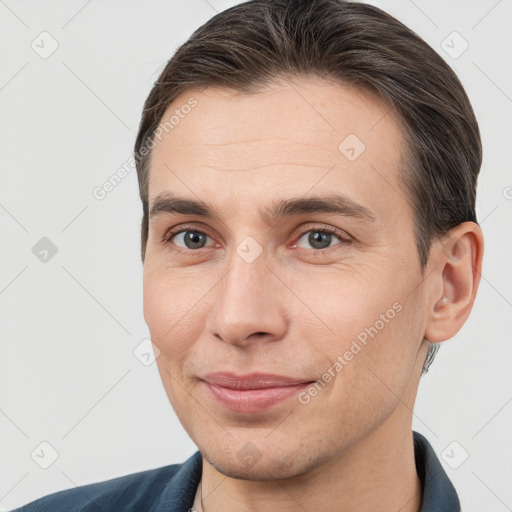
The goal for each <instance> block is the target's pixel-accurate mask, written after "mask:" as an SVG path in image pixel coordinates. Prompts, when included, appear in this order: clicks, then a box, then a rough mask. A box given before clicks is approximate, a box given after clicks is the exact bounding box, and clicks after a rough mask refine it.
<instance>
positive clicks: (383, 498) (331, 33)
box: [20, 0, 483, 512]
mask: <svg viewBox="0 0 512 512" xmlns="http://www.w3.org/2000/svg"><path fill="white" fill-rule="evenodd" d="M135 155H136V158H137V165H138V169H137V170H138V177H139V186H140V195H141V199H142V204H143V220H142V260H143V263H144V317H145V320H146V322H147V324H148V326H149V329H150V332H151V338H152V341H153V343H154V344H155V345H156V346H157V347H158V349H159V351H160V356H159V357H158V359H157V363H158V369H159V372H160V375H161V378H162V382H163V384H164V387H165V390H166V392H167V395H168V397H169V400H170V402H171V404H172V406H173V407H174V409H175V411H176V414H177V415H178V417H179V419H180V421H181V423H182V424H183V426H184V428H185V429H186V431H187V432H188V434H189V435H190V437H191V439H192V440H193V441H194V443H195V444H196V445H197V446H198V448H199V451H198V452H197V453H196V454H195V455H193V456H192V457H191V458H190V459H189V460H188V461H186V462H185V463H184V464H182V465H171V466H166V467H163V468H157V469H154V470H150V471H145V472H141V473H136V474H132V475H127V476H124V477H120V478H117V479H113V480H109V481H106V482H100V483H96V484H91V485H87V486H82V487H79V488H75V489H71V490H66V491H62V492H59V493H55V494H53V495H50V496H48V497H46V498H42V499H40V500H38V501H35V502H33V503H32V504H29V505H27V506H25V507H22V509H20V510H26V511H32V510H34V511H35V510H38V511H44V510H51V511H58V510H66V511H71V510H73V511H86V510H87V511H89V510H90V511H92V510H103V511H107V510H123V511H136V510H141V511H142V510H144V511H146V510H147V511H149V510H151V511H157V510H158V511H187V510H190V509H193V510H204V511H205V512H218V511H223V512H230V511H234V510H237V511H240V510H243V511H271V510H272V511H273V510H280V511H296V510H308V511H313V510H315V511H327V510H329V511H332V510H336V511H343V512H353V511H358V512H366V511H370V510H371V511H383V512H384V511H386V512H387V511H398V510H400V511H402V512H413V511H414V512H418V511H422V512H427V511H436V512H448V511H450V512H451V511H458V510H460V504H459V500H458V497H457V493H456V491H455V489H454V488H453V485H452V484H451V482H450V481H449V479H448V477H447V475H446V474H445V472H444V470H443V469H442V467H441V465H440V462H439V460H438V459H437V457H436V455H435V453H434V451H433V449H432V447H431V446H430V444H429V443H428V441H427V440H426V439H425V438H424V437H423V436H421V435H420V434H418V433H416V432H413V431H412V411H413V407H414V401H415V397H416V392H417V388H418V384H419V380H420V377H421V375H422V373H423V372H424V371H426V370H427V369H428V365H429V364H430V363H431V361H432V358H433V355H434V349H433V347H437V346H438V345H431V344H432V343H441V342H443V341H445V340H447V339H449V338H451V337H453V336H454V335H455V334H456V333H457V332H458V331H459V330H460V328H461V327H462V325H463V324H464V322H465V321H466V319H467V318H468V316H469V314H470V311H471V308H472V305H473V302H474V299H475V295H476V292H477V288H478V284H479V277H480V271H481V265H482V255H483V236H482V231H481V229H480V227H479V226H478V224H477V221H476V215H475V190H476V179H477V176H478V172H479V169H480V164H481V144H480V137H479V131H478V125H477V122H476V120H475V117H474V113H473V111H472V108H471V105H470V103H469V100H468V98H467V96H466V94H465V92H464V90H463V88H462V86H461V84H460V82H459V81H458V79H457V78H456V76H455V74H454V73H453V71H451V70H450V68H449V67H448V66H447V65H446V64H445V63H444V61H443V60H442V59H441V58H440V57H439V56H438V55H437V54H436V53H435V52H434V51H433V50H432V49H431V48H430V47H429V46H428V45H427V44H426V43H425V42H424V41H423V40H421V39H420V38H419V37H418V36H417V35H415V34H414V33H413V32H411V31H410V30H409V29H407V28H406V27H404V26H403V25H402V24H401V23H399V22H398V21H397V20H395V19H394V18H392V17H391V16H389V15H387V14H385V13H384V12H382V11H381V10H379V9H377V8H375V7H371V6H369V5H365V4H356V3H348V2H344V1H342V0H338V1H335V0H315V1H309V2H299V1H296V2H292V1H284V0H277V1H276V0H255V1H251V2H247V3H244V4H240V5H237V6H235V7H233V8H231V9H228V10H226V11H224V12H222V13H220V14H218V15H217V16H215V17H214V18H212V19H211V20H210V21H208V22H207V23H206V24H205V25H203V26H202V27H200V28H199V29H198V30H197V31H196V32H194V34H192V36H191V37H190V39H189V40H188V41H187V42H186V43H185V44H184V45H183V46H182V47H180V48H179V49H178V51H177V52H176V54H175V55H174V56H173V58H172V59H171V60H170V61H169V62H168V64H167V66H166V68H165V69H164V71H163V72H162V74H161V76H160V77H159V79H158V81H157V82H156V83H155V85H154V87H153V89H152V91H151V93H150V94H149V97H148V99H147V100H146V103H145V106H144V111H143V115H142V120H141V123H140V127H139V134H138V137H137V141H136V144H135Z"/></svg>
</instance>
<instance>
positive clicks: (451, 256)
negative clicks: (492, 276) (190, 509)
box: [425, 222, 483, 343]
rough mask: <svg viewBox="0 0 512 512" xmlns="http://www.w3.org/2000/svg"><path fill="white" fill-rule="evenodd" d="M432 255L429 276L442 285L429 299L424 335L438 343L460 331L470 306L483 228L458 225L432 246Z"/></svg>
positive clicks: (478, 268) (474, 289)
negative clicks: (432, 265)
mask: <svg viewBox="0 0 512 512" xmlns="http://www.w3.org/2000/svg"><path fill="white" fill-rule="evenodd" d="M431 257H432V261H433V262H434V263H433V264H434V265H435V267H434V269H433V271H432V277H433V279H439V280H440V281H441V286H439V284H438V285H436V292H435V293H434V292H433V293H432V296H431V298H430V304H431V306H430V309H429V311H428V321H427V326H426V331H425V337H426V338H427V339H428V340H429V341H431V342H433V343H439V342H442V341H445V340H448V339H450V338H452V337H453V336H455V334H457V332H459V330H460V329H461V327H462V326H463V325H464V323H465V322H466V320H467V318H468V316H469V313H470V312H471V309H472V307H473V303H474V300H475V296H476V292H477V289H478V285H479V283H480V273H481V269H482V257H483V234H482V230H481V229H480V227H479V226H478V224H475V223H474V222H464V223H462V224H459V225H458V226H456V227H454V228H453V229H451V230H450V231H449V233H448V236H445V237H443V238H442V239H439V240H438V241H436V242H435V243H434V244H433V245H432V251H431ZM439 288H441V293H439Z"/></svg>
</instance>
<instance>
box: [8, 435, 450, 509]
mask: <svg viewBox="0 0 512 512" xmlns="http://www.w3.org/2000/svg"><path fill="white" fill-rule="evenodd" d="M413 435H414V455H415V459H416V471H417V473H418V477H419V479H420V481H421V486H422V490H423V496H422V502H421V509H420V512H460V503H459V499H458V497H457V493H456V491H455V488H454V487H453V485H452V483H451V482H450V479H449V478H448V476H447V474H446V472H445V471H444V469H443V467H442V466H441V463H440V462H439V459H438V458H437V455H436V454H435V452H434V450H433V448H432V446H430V444H429V442H428V441H427V440H426V439H425V437H423V436H422V435H421V434H419V433H418V432H413ZM201 470H202V458H201V453H200V452H198V451H197V452H196V453H194V455H192V456H191V457H190V458H189V459H187V460H186V461H185V462H184V463H183V464H172V465H169V466H164V467H161V468H156V469H151V470H148V471H142V472H139V473H133V474H131V475H126V476H122V477H118V478H113V479H111V480H106V481H104V482H98V483H95V484H89V485H83V486H80V487H75V488H74V489H68V490H65V491H59V492H56V493H53V494H50V495H48V496H45V497H44V498H40V499H38V500H36V501H33V502H31V503H29V504H28V505H25V506H23V507H21V508H18V509H16V510H15V511H13V512H121V511H122V512H188V511H189V509H190V508H191V507H192V505H193V503H194V497H195V494H196V490H197V486H198V484H199V481H200V479H201Z"/></svg>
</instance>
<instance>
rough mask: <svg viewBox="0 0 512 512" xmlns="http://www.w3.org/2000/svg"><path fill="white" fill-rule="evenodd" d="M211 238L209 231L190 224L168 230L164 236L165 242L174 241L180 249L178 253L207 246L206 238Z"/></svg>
mask: <svg viewBox="0 0 512 512" xmlns="http://www.w3.org/2000/svg"><path fill="white" fill-rule="evenodd" d="M208 238H210V237H209V235H208V234H207V233H205V232H204V231H200V230H198V229H195V228H193V227H190V226H180V229H175V230H171V231H169V232H167V233H166V234H165V235H164V237H163V242H164V243H165V244H170V243H171V242H173V243H174V244H175V245H176V246H177V247H178V249H177V250H176V252H178V253H187V252H189V251H195V250H197V249H203V248H205V247H207V246H206V245H205V243H206V240H207V239H208Z"/></svg>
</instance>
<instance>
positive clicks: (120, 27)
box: [0, 0, 512, 512]
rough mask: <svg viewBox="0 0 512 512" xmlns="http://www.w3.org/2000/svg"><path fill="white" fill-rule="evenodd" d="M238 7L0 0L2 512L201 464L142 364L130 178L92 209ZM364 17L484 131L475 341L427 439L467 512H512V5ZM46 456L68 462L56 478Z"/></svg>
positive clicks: (436, 379)
mask: <svg viewBox="0 0 512 512" xmlns="http://www.w3.org/2000/svg"><path fill="white" fill-rule="evenodd" d="M235 3H238V2H225V1H214V0H210V1H208V2H207V1H206V0H194V1H188V0H187V1H186V2H185V1H182V2H177V1H155V0H153V1H151V2H148V1H145V2H144V1H141V0H139V1H131V2H126V1H125V2H122V1H114V0H108V1H102V2H100V1H98V0H92V1H91V0H89V1H84V0H73V1H68V2H57V1H45V2H40V1H35V0H33V1H27V0H19V1H16V0H0V17H1V18H0V19H1V27H0V34H1V35H0V37H1V38H2V40H1V42H0V52H1V68H0V69H1V70H0V73H1V75H0V102H1V109H2V110H1V117H0V130H1V132H0V141H1V151H0V158H1V166H2V171H1V188H0V223H1V227H2V237H1V240H2V250H1V257H2V261H1V265H0V268H1V274H0V307H1V316H0V321H1V328H2V337H1V354H0V379H1V380H0V384H1V397H0V432H1V439H2V445H1V477H0V509H1V510H9V509H10V508H13V507H15V506H19V505H21V504H23V503H25V502H28V501H29V500H32V499H35V498H37V497H39V496H41V495H44V494H47V493H50V492H53V491H57V490H60V489H64V488H69V487H73V486H75V485H82V484H86V483H91V482H96V481H101V480H105V479H108V478H113V477H115V476H120V475H124V474H128V473H131V472H135V471H141V470H144V469H149V468H154V467H158V466H163V465H166V464H170V463H177V462H182V461H184V460H185V459H186V458H187V457H189V456H190V455H191V454H192V453H193V452H194V451H195V450H196V447H195V446H194V444H193V443H192V442H191V441H190V440H189V438H188V436H187V434H186V433H185V432H184V430H183V429H182V427H181V425H180V424H179V422H178V420H177V419H176V416H175V414H174V412H173V411H172V410H171V407H170V405H169V403H168V401H167V397H166V396H165V393H164V391H163V387H162V385H161V382H160V378H159V375H158V373H157V369H156V366H155V364H152V365H150V366H145V365H144V364H142V363H141V362H140V361H139V360H138V359H137V358H136V357H135V356H134V354H133V350H134V349H135V347H137V346H138V345H139V343H141V341H142V340H143V339H144V338H147V337H148V335H149V331H148V329H147V327H146V325H145V323H144V319H143V315H142V264H141V262H140V256H139V225H140V218H141V207H140V204H139V199H138V190H137V180H136V174H135V171H134V170H133V172H131V173H129V174H128V176H127V177H126V178H125V179H124V180H123V182H122V183H120V184H119V185H118V186H117V187H116V188H115V189H114V190H113V191H111V192H110V193H109V194H108V195H107V196H106V197H105V199H103V200H97V199H95V198H94V197H93V194H92V191H93V189H94V187H97V186H101V185H102V184H103V183H104V182H105V181H106V180H108V178H109V177H110V176H111V175H112V174H113V173H114V172H115V171H116V170H117V169H118V168H120V167H122V166H123V164H124V163H125V162H126V161H127V159H128V158H129V156H130V153H131V149H132V147H133V142H134V138H135V134H136V129H137V125H138V121H139V116H140V112H141V108H142V104H143V101H144V99H145V97H146V95H147V94H148V92H149V90H150V87H151V86H152V84H153V82H154V81H155V80H156V79H157V76H158V73H159V71H161V69H162V68H163V66H164V65H165V63H166V61H167V60H168V59H169V58H170V56H171V54H172V53H173V51H174V50H175V48H176V47H177V46H178V45H179V44H180V43H182V42H184V41H185V40H186V38H187V37H188V35H189V34H190V33H191V32H192V31H193V30H194V29H195V28H196V27H198V26H199V25H201V24H202V23H204V22H205V21H206V20H207V19H209V18H210V17H211V16H212V15H214V14H215V12H216V11H221V10H223V9H225V8H227V7H229V6H230V5H234V4H235ZM371 3H374V4H376V5H378V6H380V7H382V8H383V9H385V10H387V11H388V12H390V13H391V14H393V15H394V16H396V17H397V18H399V19H400V20H401V21H403V22H404V23H405V24H407V25H408V26H410V27H411V28H412V29H414V30H415V31H417V32H418V33H419V34H420V35H421V36H422V37H423V38H425V39H426V40H427V41H428V42H429V43H430V44H431V45H432V46H433V47H434V48H435V49H437V50H438V51H439V53H441V55H443V57H444V58H445V59H446V60H447V61H448V62H449V63H450V64H451V65H452V66H453V68H454V69H455V71H456V72H457V74H458V75H459V77H460V78H461V80H462V82H463V84H464V85H465V87H466V89H467V92H468V94H469V96H470V98H471V100H472V102H473V105H474V108H475V111H476V114H477V117H478V119H479V122H480V127H481V131H482V137H483V144H484V164H483V168H482V174H481V177H480V180H479V193H478V194H479V195H478V205H477V206H478V209H477V211H478V216H479V220H480V221H481V225H482V229H483V231H484V234H485V242H486V247H485V258H484V268H483V273H482V282H481V285H480V290H479V294H478V297H477V300H476V304H475V308H474V310H473V313H472V315H471V317H470V319H469V321H468V322H467V324H466V325H465V326H464V328H463V329H462V330H461V332H460V333H459V334H458V335H457V336H456V337H455V338H454V339H453V340H450V341H448V342H446V343H444V344H443V346H442V347H441V350H440V352H439V354H438V356H437V360H436V361H435V363H434V365H433V366H432V368H431V371H430V372H429V374H428V375H426V376H425V377H423V378H422V381H421V383H420V390H419V395H418V401H417V406H416V409H415V419H414V428H415V429H416V430H418V431H420V432H422V433H424V434H425V435H426V436H427V438H428V439H429V440H430V442H431V444H432V445H433V446H434V448H435V450H436V451H437V453H438V454H439V456H440V457H441V459H442V462H443V465H444V467H445V468H446V470H447V472H448V475H449V476H450V478H451V479H452V481H453V482H454V484H455V486H456V488H457V490H458V493H459V495H460V498H461V502H462V504H463V510H464V511H465V512H481V511H482V510H485V511H486V512H503V511H506V510H512V487H511V485H510V482H511V481H512V436H511V432H512V428H511V427H512V385H511V384H512V372H511V371H510V367H511V361H512V344H511V343H510V341H511V331H512V321H511V318H512V315H511V313H512V309H511V308H512V271H511V268H512V265H511V254H512V243H511V234H512V229H511V228H512V188H510V187H512V175H511V172H510V162H511V146H512V145H511V133H512V129H511V128H512V126H511V124H512V115H511V114H512V99H511V97H512V87H511V84H512V80H511V78H512V69H511V67H510V54H511V51H512V33H511V31H510V29H509V24H510V19H512V2H511V1H507V0H501V1H496V0H492V1H490V0H489V1H482V0H478V1H462V0H461V1H453V0H452V1H448V2H447V1H445V0H443V1H426V0H422V1H420V0H415V1H412V0H399V1H391V0H383V1H374V2H371ZM43 31H47V32H48V33H49V34H51V38H53V39H54V40H56V41H57V43H58V45H59V46H58V48H57V50H56V51H55V52H54V53H53V54H52V55H50V56H49V57H47V58H42V57H41V56H40V54H38V53H36V51H34V50H33V49H32V47H31V44H33V45H34V46H35V47H36V48H38V51H39V52H40V53H41V52H43V51H49V50H50V49H51V44H52V40H51V39H50V38H49V37H48V36H45V35H43V36H40V34H41V32H43ZM453 31H456V32H458V34H460V36H461V37H462V38H464V40H466V41H467V42H468V44H469V47H468V49H467V50H466V51H465V52H464V53H462V55H460V56H459V57H458V58H456V59H455V58H453V57H450V55H448V54H447V53H446V52H445V51H444V50H443V49H442V47H441V44H442V42H443V41H445V43H444V44H445V45H446V44H448V45H449V46H452V47H453V49H452V50H450V51H451V52H452V55H453V54H454V52H458V51H460V50H461V49H463V46H461V45H464V42H463V40H462V39H460V37H459V36H458V35H455V36H454V35H453V34H452V32H453ZM450 34H452V35H451V36H450V37H449V38H448V39H446V38H447V36H449V35H450ZM42 38H46V39H44V40H43V39H42ZM454 38H455V39H454ZM33 41H34V43H32V42H33ZM507 187H508V188H507ZM42 237H48V238H49V239H50V240H51V241H52V242H53V244H55V246H56V247H57V249H58V252H57V254H56V255H55V256H53V257H51V258H50V257H49V256H48V257H47V259H48V261H47V262H42V261H40V260H39V259H38V258H37V257H36V256H35V255H34V254H33V252H32V248H33V246H34V245H35V244H36V243H37V242H38V241H39V240H40V239H41V238H42ZM41 257H42V256H41ZM43 441H45V442H47V443H49V444H50V445H51V446H52V447H53V449H55V450H56V451H57V452H58V458H57V459H56V460H55V462H53V464H51V465H50V466H49V467H48V469H42V468H41V467H40V465H41V464H43V465H44V464H48V463H49V462H51V457H52V449H50V448H48V446H46V445H42V446H41V442H43ZM454 441H455V444H452V443H453V442H454ZM31 454H34V455H33V458H32V457H31ZM466 454H467V460H464V458H465V457H466ZM457 465H459V467H458V468H457V469H453V467H454V466H457Z"/></svg>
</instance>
